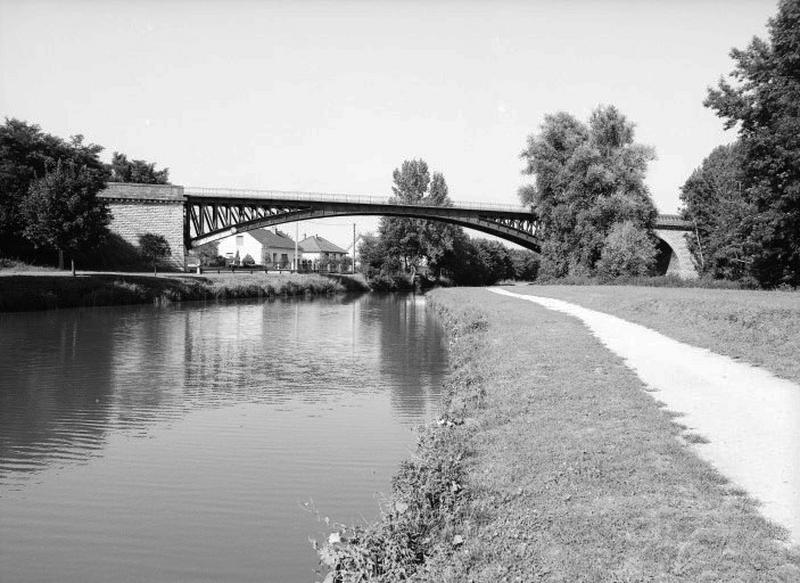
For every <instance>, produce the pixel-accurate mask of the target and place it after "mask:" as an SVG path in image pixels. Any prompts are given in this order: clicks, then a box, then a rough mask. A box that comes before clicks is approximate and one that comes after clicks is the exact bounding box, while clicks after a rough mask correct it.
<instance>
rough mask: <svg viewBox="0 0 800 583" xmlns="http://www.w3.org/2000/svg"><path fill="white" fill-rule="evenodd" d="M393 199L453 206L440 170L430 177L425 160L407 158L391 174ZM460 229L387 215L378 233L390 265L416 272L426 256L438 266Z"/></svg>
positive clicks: (422, 220)
mask: <svg viewBox="0 0 800 583" xmlns="http://www.w3.org/2000/svg"><path fill="white" fill-rule="evenodd" d="M392 178H393V180H394V184H393V185H392V193H393V195H394V199H395V200H397V201H398V202H402V203H404V204H414V205H431V206H450V205H451V204H452V203H451V201H450V198H449V196H448V192H447V183H446V182H445V179H444V176H443V175H442V174H441V173H438V172H434V173H433V177H432V178H431V174H430V171H429V169H428V164H427V163H426V162H425V161H424V160H406V161H404V162H403V164H402V165H401V166H400V168H397V169H395V171H394V173H393V174H392ZM460 231H461V229H460V228H459V227H456V226H453V225H447V224H444V223H440V222H435V221H426V220H425V219H407V218H396V217H384V218H383V219H381V222H380V226H379V227H378V233H379V235H380V240H381V244H382V245H383V247H384V249H385V252H386V258H387V260H386V262H387V268H388V269H389V270H390V271H391V270H396V269H398V268H402V269H404V270H406V271H410V272H411V273H415V272H416V270H417V268H418V267H419V265H420V263H421V262H422V260H423V259H424V260H425V261H426V262H427V264H428V267H429V268H431V269H436V268H437V267H438V263H439V262H440V261H441V260H442V258H443V257H444V255H445V253H447V251H449V250H451V249H452V248H453V239H454V236H455V234H456V233H459V232H460Z"/></svg>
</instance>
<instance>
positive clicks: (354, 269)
mask: <svg viewBox="0 0 800 583" xmlns="http://www.w3.org/2000/svg"><path fill="white" fill-rule="evenodd" d="M355 274H356V224H355V223H353V275H355Z"/></svg>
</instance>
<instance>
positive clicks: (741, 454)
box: [491, 288, 800, 543]
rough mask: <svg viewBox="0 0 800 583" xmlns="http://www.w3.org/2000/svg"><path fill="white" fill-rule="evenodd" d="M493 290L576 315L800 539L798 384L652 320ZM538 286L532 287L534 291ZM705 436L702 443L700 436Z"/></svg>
mask: <svg viewBox="0 0 800 583" xmlns="http://www.w3.org/2000/svg"><path fill="white" fill-rule="evenodd" d="M491 291H492V292H494V293H497V294H501V295H505V296H508V297H513V298H517V299H520V300H524V301H528V302H533V303H535V304H538V305H540V306H543V307H545V308H547V309H550V310H555V311H558V312H562V313H566V314H569V315H571V316H574V317H576V318H579V319H580V320H581V321H582V322H583V323H584V324H585V325H586V326H587V327H588V328H589V329H590V330H591V331H592V333H593V334H594V335H595V336H596V337H597V338H598V339H599V340H600V341H601V342H602V343H603V344H604V345H605V346H606V347H607V348H609V349H610V350H611V351H612V352H614V353H615V354H617V355H618V356H620V357H622V358H623V359H624V361H625V363H626V364H627V366H628V367H630V368H631V369H632V370H634V371H635V372H636V374H637V375H638V376H639V377H640V378H641V379H642V381H644V383H645V384H646V385H647V386H648V387H649V388H650V390H651V391H653V392H652V394H653V396H654V398H656V399H658V400H660V401H662V402H664V403H666V405H667V407H668V408H669V409H670V410H672V411H675V412H677V413H680V414H682V415H683V416H682V417H681V423H682V424H684V425H686V426H688V431H690V432H691V434H693V435H696V436H700V437H701V438H704V439H695V440H693V441H697V442H696V443H692V444H691V447H693V448H694V449H695V450H696V452H697V453H698V454H699V455H700V457H702V458H703V459H705V460H706V461H708V462H710V463H711V464H712V465H713V466H714V467H716V468H717V469H718V470H719V471H720V472H721V473H722V474H724V475H725V476H726V477H728V478H730V479H731V480H732V481H733V482H734V483H736V484H738V485H739V486H741V487H742V488H744V489H745V490H747V492H748V493H750V494H751V495H752V496H753V497H754V498H756V499H757V500H759V501H760V502H761V503H762V506H761V511H762V513H763V514H764V515H765V516H766V517H767V518H769V519H771V520H773V521H774V522H776V523H778V524H780V525H782V526H784V527H786V528H787V529H788V530H789V533H790V536H791V538H792V540H793V542H794V543H797V542H798V541H800V386H798V385H797V384H795V383H792V382H790V381H787V380H783V379H780V378H777V377H776V376H774V375H773V374H771V373H769V372H767V371H765V370H763V369H760V368H755V367H753V366H750V365H748V364H746V363H742V362H737V361H735V360H733V359H731V358H729V357H726V356H722V355H719V354H715V353H713V352H711V351H709V350H706V349H703V348H698V347H695V346H691V345H689V344H685V343H682V342H678V341H676V340H673V339H671V338H669V337H667V336H664V335H663V334H660V333H658V332H655V331H654V330H651V329H649V328H646V327H644V326H641V325H639V324H634V323H632V322H628V321H626V320H623V319H621V318H618V317H615V316H611V315H609V314H605V313H603V312H598V311H595V310H590V309H587V308H584V307H581V306H578V305H576V304H573V303H569V302H565V301H562V300H558V299H554V298H549V297H540V296H536V295H528V294H520V293H515V292H511V291H508V290H504V289H500V288H492V289H491ZM532 293H535V291H532ZM705 441H707V443H704V442H705Z"/></svg>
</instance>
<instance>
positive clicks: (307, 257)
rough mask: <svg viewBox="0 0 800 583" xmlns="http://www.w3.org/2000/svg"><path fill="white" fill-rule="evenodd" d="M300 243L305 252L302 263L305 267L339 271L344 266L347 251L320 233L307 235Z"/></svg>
mask: <svg viewBox="0 0 800 583" xmlns="http://www.w3.org/2000/svg"><path fill="white" fill-rule="evenodd" d="M298 245H300V249H301V250H302V252H303V254H302V263H301V265H302V266H303V268H304V269H314V270H317V269H320V270H322V271H339V270H341V269H342V268H343V267H344V266H343V262H344V259H345V257H347V251H345V250H344V249H342V248H341V247H339V246H338V245H335V244H334V243H331V242H330V241H328V240H327V239H325V238H323V237H320V236H319V235H314V236H312V237H306V238H305V239H303V240H302V241H300V243H298Z"/></svg>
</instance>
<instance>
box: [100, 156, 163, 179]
mask: <svg viewBox="0 0 800 583" xmlns="http://www.w3.org/2000/svg"><path fill="white" fill-rule="evenodd" d="M110 169H111V178H110V179H109V180H110V181H111V182H134V183H140V184H169V168H164V169H163V170H156V165H155V163H153V162H146V161H144V160H128V157H127V156H126V155H125V154H120V153H119V152H114V155H113V156H112V158H111V166H110Z"/></svg>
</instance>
